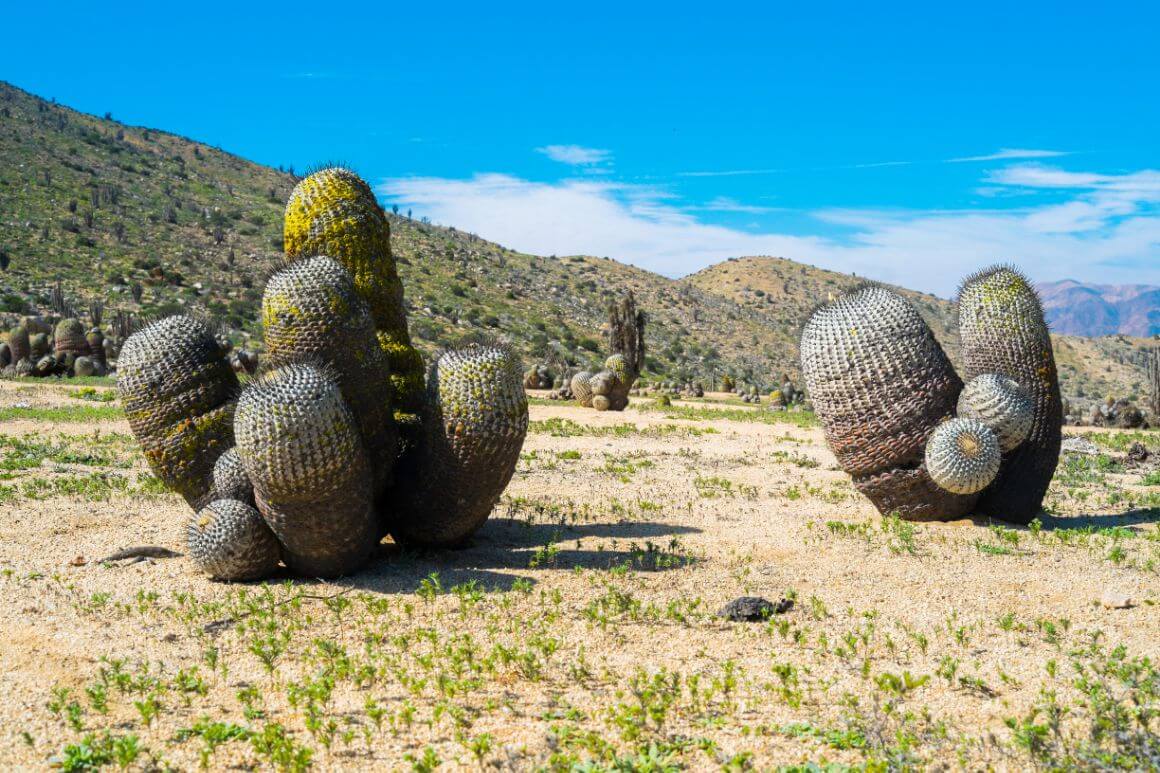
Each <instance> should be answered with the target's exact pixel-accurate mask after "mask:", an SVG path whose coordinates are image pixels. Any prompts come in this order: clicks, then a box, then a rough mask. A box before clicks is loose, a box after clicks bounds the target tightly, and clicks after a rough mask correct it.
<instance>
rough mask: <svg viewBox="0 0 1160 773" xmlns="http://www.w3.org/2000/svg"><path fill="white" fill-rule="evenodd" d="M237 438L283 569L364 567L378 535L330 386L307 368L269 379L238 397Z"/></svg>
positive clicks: (349, 420) (332, 571)
mask: <svg viewBox="0 0 1160 773" xmlns="http://www.w3.org/2000/svg"><path fill="white" fill-rule="evenodd" d="M234 432H235V434H236V436H237V450H238V456H239V458H240V459H241V461H242V466H243V467H245V470H246V473H247V474H248V475H249V478H250V481H251V482H252V483H253V486H254V500H255V502H256V503H257V505H258V510H259V511H260V512H261V513H262V517H263V518H265V520H266V523H267V524H269V526H270V528H271V529H272V530H273V532H274V534H275V535H276V536H277V537H278V541H279V542H280V543H281V544H282V548H283V558H284V560H285V561H286V565H287V566H289V567H290V568H291V569H293V570H295V571H297V572H299V573H302V574H305V575H310V576H318V577H333V576H337V575H341V574H347V573H349V572H352V571H354V570H356V569H358V568H359V567H360V566H362V564H363V563H364V562H365V561H366V559H367V558H368V557H369V556H370V554H371V551H372V550H373V549H374V546H375V544H376V543H377V542H378V536H379V531H378V524H377V523H376V519H375V514H374V505H373V491H372V483H371V471H370V463H369V461H368V458H367V452H366V448H365V447H364V446H363V442H362V439H361V437H360V436H359V431H358V427H357V424H356V421H355V418H354V415H353V414H352V413H351V411H350V409H349V408H348V407H347V405H346V402H345V400H343V397H342V392H341V391H339V388H338V385H337V384H336V383H335V381H334V379H333V378H332V377H331V376H329V375H328V374H327V373H325V372H323V371H322V370H320V369H319V368H317V367H314V366H311V365H285V366H283V367H281V368H278V369H276V370H273V371H270V372H268V373H266V374H265V375H263V376H261V377H260V378H258V379H257V380H255V381H253V382H251V383H250V384H249V385H248V386H247V387H246V389H245V391H243V392H242V394H241V397H239V398H238V407H237V418H236V421H235V426H234Z"/></svg>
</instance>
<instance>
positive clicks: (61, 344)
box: [53, 318, 92, 357]
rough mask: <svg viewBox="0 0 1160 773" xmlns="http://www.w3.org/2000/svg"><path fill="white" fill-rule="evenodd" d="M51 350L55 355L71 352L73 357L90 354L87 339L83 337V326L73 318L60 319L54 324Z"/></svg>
mask: <svg viewBox="0 0 1160 773" xmlns="http://www.w3.org/2000/svg"><path fill="white" fill-rule="evenodd" d="M55 337H56V340H55V343H54V344H53V351H55V352H56V356H57V357H60V356H62V355H64V354H72V355H73V356H74V357H88V356H90V355H91V354H92V351H91V350H90V349H89V342H88V339H87V338H86V337H85V328H84V325H82V324H81V323H80V322H78V321H77V320H75V319H72V318H69V319H62V320H61V321H60V322H59V323H57V326H56V333H55Z"/></svg>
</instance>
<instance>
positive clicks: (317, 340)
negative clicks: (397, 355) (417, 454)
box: [262, 256, 398, 493]
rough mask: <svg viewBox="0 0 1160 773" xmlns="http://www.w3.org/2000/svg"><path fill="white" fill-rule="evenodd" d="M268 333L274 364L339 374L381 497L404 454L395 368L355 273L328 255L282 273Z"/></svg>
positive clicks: (269, 291) (270, 288) (265, 310)
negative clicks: (394, 396) (320, 366)
mask: <svg viewBox="0 0 1160 773" xmlns="http://www.w3.org/2000/svg"><path fill="white" fill-rule="evenodd" d="M262 327H263V334H264V338H265V341H266V349H267V352H268V357H269V362H270V364H271V365H273V366H278V365H281V364H284V363H287V362H295V361H303V360H304V359H308V358H313V359H315V360H316V361H320V362H323V363H325V364H326V365H327V366H328V367H330V368H331V369H333V371H334V373H335V375H336V376H337V380H338V384H339V388H340V389H341V391H342V395H343V398H344V399H345V400H346V403H347V405H348V406H349V407H350V409H351V411H352V412H353V413H354V416H355V420H356V422H357V424H358V427H359V434H360V435H361V437H362V440H363V443H364V444H365V445H366V449H367V452H368V454H369V455H370V459H369V461H370V464H371V470H372V471H373V473H374V475H375V484H374V488H375V492H376V493H379V492H381V491H382V490H383V488H384V486H385V485H386V483H387V482H388V481H389V480H390V477H391V470H392V468H393V467H394V464H395V457H396V454H397V453H398V432H397V430H396V427H395V421H394V416H393V411H392V406H391V394H390V376H391V370H390V366H389V364H388V362H387V356H386V354H384V353H383V351H382V349H380V348H379V346H378V344H377V342H376V339H375V327H374V319H373V318H372V317H371V312H370V308H369V307H368V306H367V303H366V301H365V300H364V299H363V298H362V296H361V295H359V294H358V293H357V292H356V290H355V286H354V281H353V279H352V278H351V276H350V274H349V273H348V272H347V270H346V269H345V268H343V267H342V266H341V265H340V264H339V263H338V261H336V260H334V259H332V258H329V257H324V256H316V257H311V258H306V259H303V260H300V261H297V262H294V263H291V264H290V265H288V266H286V267H285V268H283V269H281V270H280V271H278V272H276V273H275V274H274V275H273V276H271V277H270V279H269V281H268V282H267V283H266V290H265V293H264V294H263V295H262Z"/></svg>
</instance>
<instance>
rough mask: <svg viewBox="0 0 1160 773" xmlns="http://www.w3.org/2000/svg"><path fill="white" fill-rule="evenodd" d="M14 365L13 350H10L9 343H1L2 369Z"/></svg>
mask: <svg viewBox="0 0 1160 773" xmlns="http://www.w3.org/2000/svg"><path fill="white" fill-rule="evenodd" d="M11 364H12V349H11V348H9V346H8V342H7V341H5V342H4V343H0V368H6V367H8V366H9V365H11Z"/></svg>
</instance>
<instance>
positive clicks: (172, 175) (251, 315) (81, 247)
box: [0, 83, 1142, 396]
mask: <svg viewBox="0 0 1160 773" xmlns="http://www.w3.org/2000/svg"><path fill="white" fill-rule="evenodd" d="M324 151H325V149H320V155H325V152H324ZM296 179H297V178H296V177H295V175H294V173H293V171H292V170H276V169H271V168H269V167H264V166H260V165H257V164H253V163H251V162H249V161H246V160H245V159H242V158H239V157H237V156H234V155H231V154H229V153H226V152H223V151H221V150H219V149H216V148H212V147H209V146H206V145H204V144H200V143H197V142H195V141H193V140H189V139H185V138H183V137H178V136H176V135H173V134H169V133H166V132H163V131H158V130H155V129H147V128H143V127H135V126H126V125H123V124H120V123H118V122H116V121H114V120H112V119H111V118H109V117H105V118H98V117H95V116H90V115H86V114H83V113H78V112H76V111H74V110H70V109H69V108H66V107H63V106H60V105H56V104H53V103H50V102H47V101H45V100H42V99H40V98H38V97H35V96H33V95H31V94H28V93H26V92H24V91H21V90H19V89H17V88H15V87H12V86H10V85H7V84H3V83H0V317H2V316H4V315H5V314H7V316H8V317H9V319H11V318H12V317H14V316H16V315H18V314H21V313H25V312H27V311H36V310H45V309H46V308H47V307H48V304H49V298H50V291H51V288H52V287H53V286H54V285H55V284H56V283H57V282H60V284H61V286H62V287H63V289H64V291H65V293H66V295H68V296H69V297H70V298H71V299H72V300H73V302H74V303H75V305H76V306H77V307H78V308H82V309H83V308H85V306H86V305H87V302H88V301H90V300H94V299H95V300H101V301H103V302H104V303H105V304H106V305H107V307H109V308H121V309H125V310H129V311H133V312H135V313H138V314H145V315H160V314H167V313H172V312H174V311H178V310H181V309H187V308H200V307H204V308H206V309H208V311H209V312H210V313H211V314H212V315H213V316H215V317H216V318H218V319H221V320H223V321H225V322H226V324H227V325H228V326H229V327H230V328H232V329H233V331H234V335H235V336H236V337H237V338H238V339H239V340H242V339H246V338H249V339H251V343H252V344H253V345H257V346H260V340H259V338H260V329H259V328H258V326H257V325H256V319H257V311H258V306H259V304H260V301H261V292H262V287H263V282H264V277H265V276H266V275H267V274H268V273H269V271H270V268H271V267H272V266H273V265H274V264H275V263H276V261H277V259H278V254H279V251H280V249H281V240H282V236H281V229H282V226H281V223H282V211H283V204H284V202H285V200H286V197H287V195H288V194H289V192H290V189H291V188H292V187H293V185H294V182H295V180H296ZM390 220H391V227H392V244H393V245H394V250H395V252H396V254H397V255H398V258H399V261H400V272H401V273H402V276H403V279H404V282H405V283H406V288H407V302H408V305H409V306H410V309H411V314H410V318H411V326H412V332H413V335H414V337H415V339H416V341H417V342H418V344H419V346H420V347H421V348H422V349H423V350H424V351H425V352H427V353H428V354H430V353H432V352H434V351H435V350H437V349H438V348H440V347H445V346H451V345H455V344H459V343H462V342H464V341H469V340H481V339H491V338H503V339H507V340H508V341H510V342H511V343H512V344H513V345H514V346H516V347H517V348H518V349H519V350H520V351H521V353H522V354H523V356H524V357H525V359H526V360H528V361H552V362H559V363H568V364H572V365H580V366H587V365H591V364H593V363H595V362H598V361H599V360H600V359H602V357H603V354H602V350H603V348H604V345H603V332H602V326H603V324H604V321H605V318H606V309H607V307H608V304H609V302H611V301H612V300H613V299H615V298H617V297H618V296H619V295H620V294H621V293H623V292H625V291H627V290H630V289H631V290H632V291H633V292H635V293H636V295H637V299H638V305H639V306H640V307H641V308H643V309H645V310H646V311H647V313H648V315H649V320H650V321H649V331H648V341H649V349H650V351H649V356H648V359H647V365H648V371H649V372H650V373H651V374H657V375H660V374H663V375H665V376H666V377H669V378H677V379H687V378H699V379H703V380H705V381H706V382H712V381H713V380H714V379H718V378H720V376H721V375H723V374H725V373H730V374H732V375H733V376H734V377H736V378H739V379H740V380H741V381H743V382H747V383H755V384H757V385H759V386H769V385H771V384H772V383H774V382H775V381H777V380H778V379H779V378H780V376H781V374H782V373H790V374H795V373H796V370H797V365H796V358H797V352H796V340H797V334H798V330H799V328H800V326H801V324H802V322H803V321H804V319H805V317H806V316H807V315H808V313H809V311H810V309H811V308H812V307H813V306H814V305H815V304H816V303H817V301H818V300H824V299H825V298H826V297H827V296H829V295H830V294H836V293H840V292H842V291H843V290H845V289H848V288H849V287H851V286H853V285H855V284H857V283H858V282H859V281H861V280H860V279H858V278H856V277H852V276H847V275H844V274H836V273H833V272H828V271H823V270H820V269H816V268H813V267H811V266H806V265H802V264H799V263H794V262H793V261H789V260H782V259H777V258H743V259H738V260H731V261H726V262H724V263H721V264H719V265H717V266H713V267H712V268H709V269H706V270H704V271H701V272H699V273H697V274H694V275H692V276H690V277H687V278H685V279H683V280H671V279H668V278H665V277H662V276H660V275H658V274H653V273H650V272H648V271H643V270H641V269H638V268H634V267H632V266H627V265H624V264H621V263H618V262H616V261H613V260H607V259H603V258H593V257H583V256H575V257H566V258H546V257H539V256H535V255H528V254H524V253H519V252H515V251H513V250H509V249H506V248H504V247H502V246H500V245H498V244H494V243H492V242H488V241H486V240H483V239H480V238H478V237H476V236H474V235H472V234H468V233H464V232H461V231H457V230H456V229H454V228H443V227H439V226H434V225H430V224H426V223H422V222H418V221H412V220H409V219H407V218H403V217H398V216H394V215H392V216H390ZM903 292H905V293H907V294H908V295H909V296H910V297H911V298H912V299H913V300H914V302H915V303H916V304H917V305H918V307H919V309H920V310H921V311H922V313H923V314H924V316H926V318H927V319H928V320H929V321H930V322H931V324H932V326H933V327H934V329H935V331H936V333H937V334H938V335H939V336H940V338H941V339H942V340H943V341H944V343H946V344H947V347H948V349H950V350H951V352H952V355H953V353H954V352H955V351H956V350H957V342H956V340H955V338H954V335H953V330H954V326H953V324H952V323H951V317H952V307H951V304H950V303H949V302H947V301H945V300H942V299H939V298H935V297H934V296H930V295H924V294H921V293H914V292H911V291H906V290H903ZM4 321H5V320H3V319H0V322H4ZM1068 342H1069V346H1068V347H1060V355H1061V357H1060V359H1061V363H1062V367H1063V370H1064V373H1065V377H1066V378H1067V379H1068V383H1069V385H1070V387H1071V388H1072V391H1073V392H1074V391H1077V390H1078V391H1082V392H1083V394H1085V395H1101V396H1102V395H1105V394H1116V395H1122V394H1131V393H1132V392H1133V391H1138V389H1139V388H1140V387H1139V382H1141V381H1142V371H1139V369H1138V368H1136V367H1135V365H1134V363H1135V362H1136V360H1137V357H1138V356H1139V351H1138V350H1139V348H1140V342H1137V341H1134V340H1132V339H1125V338H1122V337H1120V338H1109V339H1099V340H1098V341H1086V340H1080V339H1076V340H1075V341H1074V342H1072V341H1071V340H1070V339H1068ZM707 385H708V384H707Z"/></svg>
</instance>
